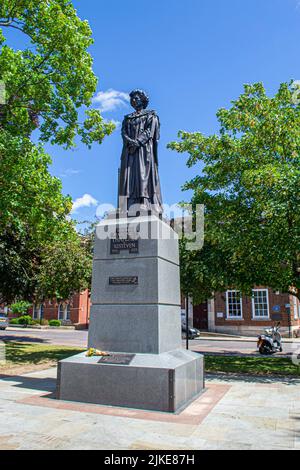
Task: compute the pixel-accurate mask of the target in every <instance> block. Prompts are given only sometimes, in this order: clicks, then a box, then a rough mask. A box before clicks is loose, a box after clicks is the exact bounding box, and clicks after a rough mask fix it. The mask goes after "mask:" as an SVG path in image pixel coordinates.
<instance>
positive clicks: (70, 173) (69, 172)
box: [60, 168, 81, 178]
mask: <svg viewBox="0 0 300 470" xmlns="http://www.w3.org/2000/svg"><path fill="white" fill-rule="evenodd" d="M79 173H81V171H80V170H74V169H73V168H67V169H66V170H65V171H63V172H62V173H61V174H60V177H61V178H68V177H69V176H75V175H79Z"/></svg>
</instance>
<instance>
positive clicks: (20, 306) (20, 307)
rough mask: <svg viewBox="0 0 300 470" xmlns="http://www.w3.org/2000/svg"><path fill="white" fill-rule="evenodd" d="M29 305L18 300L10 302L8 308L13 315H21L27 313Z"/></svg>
mask: <svg viewBox="0 0 300 470" xmlns="http://www.w3.org/2000/svg"><path fill="white" fill-rule="evenodd" d="M30 305H31V304H30V303H28V302H25V301H23V300H22V301H20V302H16V303H14V304H12V305H11V306H10V310H11V311H12V313H13V314H14V315H19V316H23V315H25V314H26V313H27V310H28V309H29V307H30Z"/></svg>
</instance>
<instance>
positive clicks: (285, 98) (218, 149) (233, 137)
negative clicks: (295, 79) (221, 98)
mask: <svg viewBox="0 0 300 470" xmlns="http://www.w3.org/2000/svg"><path fill="white" fill-rule="evenodd" d="M294 98H295V93H294V91H293V89H292V87H291V84H287V83H284V84H282V85H281V86H280V88H279V90H278V92H277V93H276V94H275V96H273V97H270V96H268V95H267V93H266V90H265V88H264V86H263V85H262V84H261V83H257V84H254V85H246V86H245V88H244V93H243V94H242V95H241V96H240V97H239V98H238V99H237V100H236V101H233V102H232V106H231V107H230V109H221V110H219V112H218V114H217V117H218V120H219V123H220V132H219V133H218V134H216V135H211V136H205V135H203V134H202V133H199V132H197V133H188V132H180V133H179V137H180V141H178V142H173V143H171V144H170V145H169V147H170V148H172V149H173V150H176V151H177V152H180V153H183V152H187V153H188V155H189V156H188V161H187V165H188V166H189V167H192V166H194V165H198V166H199V174H198V175H197V176H196V177H195V178H193V179H192V180H191V181H189V182H187V183H186V185H185V187H184V189H192V190H193V198H192V203H193V204H205V207H206V209H205V246H204V249H203V250H202V251H199V252H188V251H186V250H185V248H184V243H183V246H182V250H181V258H182V270H183V273H182V278H183V282H185V285H186V289H188V290H189V291H190V293H191V294H195V296H198V298H199V297H202V298H203V297H205V296H208V294H211V293H212V292H213V291H216V290H225V289H227V288H229V287H232V286H234V287H236V288H238V289H240V290H241V291H243V292H246V293H249V292H250V290H251V289H252V288H253V286H255V285H268V286H270V287H273V288H274V289H280V290H282V291H284V292H291V293H293V294H295V295H297V296H298V297H300V106H299V104H298V101H295V99H294ZM200 164H201V166H200Z"/></svg>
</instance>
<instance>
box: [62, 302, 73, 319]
mask: <svg viewBox="0 0 300 470" xmlns="http://www.w3.org/2000/svg"><path fill="white" fill-rule="evenodd" d="M68 308H69V309H70V318H68ZM64 320H65V321H70V320H71V305H70V304H66V305H65V309H64Z"/></svg>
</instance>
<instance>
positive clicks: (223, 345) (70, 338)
mask: <svg viewBox="0 0 300 470" xmlns="http://www.w3.org/2000/svg"><path fill="white" fill-rule="evenodd" d="M87 337H88V332H87V331H86V330H84V331H76V330H58V329H57V330H29V329H28V330H27V329H25V328H24V329H13V328H9V329H8V330H6V331H0V341H21V342H27V343H28V342H32V343H41V344H56V345H59V346H75V347H82V348H86V347H87ZM298 341H299V340H298ZM183 347H185V341H183ZM296 347H297V348H298V350H299V353H300V342H297V343H294V344H292V343H287V342H285V343H284V346H283V353H282V355H288V356H291V355H292V354H293V353H294V352H295V349H296ZM190 349H191V350H193V351H196V352H199V353H204V354H207V353H211V354H237V355H253V354H255V355H256V354H258V352H257V349H256V341H249V339H247V340H245V341H241V340H235V339H232V340H231V339H228V338H226V339H221V338H220V339H213V338H201V339H199V340H194V341H190ZM277 355H281V354H277Z"/></svg>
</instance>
